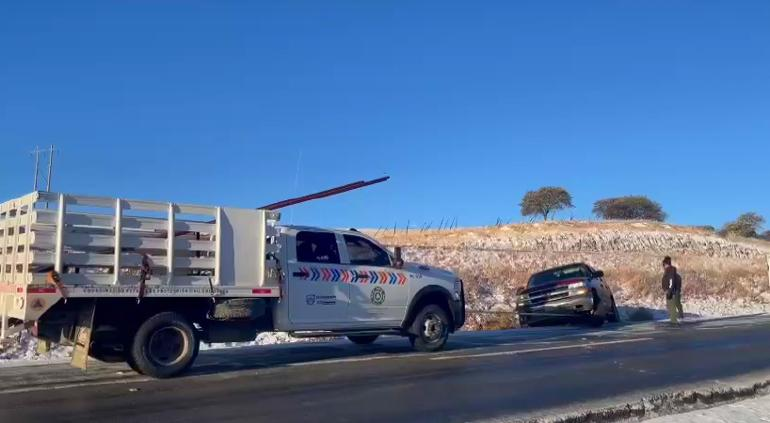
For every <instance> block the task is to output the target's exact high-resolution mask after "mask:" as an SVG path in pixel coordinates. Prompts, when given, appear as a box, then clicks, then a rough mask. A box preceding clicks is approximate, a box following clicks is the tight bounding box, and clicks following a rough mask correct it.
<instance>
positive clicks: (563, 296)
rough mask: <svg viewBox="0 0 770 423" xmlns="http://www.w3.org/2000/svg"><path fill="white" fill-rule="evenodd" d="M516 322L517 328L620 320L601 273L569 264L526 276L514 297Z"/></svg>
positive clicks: (599, 323) (595, 323)
mask: <svg viewBox="0 0 770 423" xmlns="http://www.w3.org/2000/svg"><path fill="white" fill-rule="evenodd" d="M516 318H517V320H518V323H519V325H520V326H521V327H526V326H533V325H539V324H549V323H551V324H557V323H571V322H585V323H588V324H591V325H593V326H601V325H602V324H604V322H605V321H609V322H617V321H619V319H620V316H619V314H618V308H617V306H616V305H615V298H614V297H613V295H612V290H611V289H610V286H609V284H607V282H605V281H604V272H602V271H601V270H596V269H594V268H593V267H591V266H589V265H587V264H585V263H573V264H568V265H566V266H559V267H555V268H552V269H547V270H543V271H542V272H538V273H535V274H534V275H532V276H530V278H529V281H528V282H527V286H526V288H524V289H522V290H520V291H519V292H518V295H517V297H516Z"/></svg>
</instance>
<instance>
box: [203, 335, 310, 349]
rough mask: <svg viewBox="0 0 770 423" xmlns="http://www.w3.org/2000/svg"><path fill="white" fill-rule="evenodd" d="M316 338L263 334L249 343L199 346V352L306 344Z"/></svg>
mask: <svg viewBox="0 0 770 423" xmlns="http://www.w3.org/2000/svg"><path fill="white" fill-rule="evenodd" d="M313 339H317V338H292V337H291V336H290V335H289V334H288V333H286V332H263V333H260V334H258V335H257V339H255V340H253V341H250V342H227V343H222V344H201V350H216V349H222V348H239V347H253V346H257V345H274V344H288V343H292V342H306V341H312V340H313Z"/></svg>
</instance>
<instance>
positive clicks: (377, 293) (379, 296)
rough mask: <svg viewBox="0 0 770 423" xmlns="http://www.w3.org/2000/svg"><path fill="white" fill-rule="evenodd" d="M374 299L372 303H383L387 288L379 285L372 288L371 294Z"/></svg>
mask: <svg viewBox="0 0 770 423" xmlns="http://www.w3.org/2000/svg"><path fill="white" fill-rule="evenodd" d="M369 298H371V300H372V304H376V305H382V303H384V302H385V290H384V289H382V288H380V287H379V286H375V287H374V289H372V294H371V295H370V296H369Z"/></svg>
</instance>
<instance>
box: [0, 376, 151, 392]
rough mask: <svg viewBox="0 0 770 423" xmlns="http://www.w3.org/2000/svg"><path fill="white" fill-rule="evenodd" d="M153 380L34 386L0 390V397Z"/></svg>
mask: <svg viewBox="0 0 770 423" xmlns="http://www.w3.org/2000/svg"><path fill="white" fill-rule="evenodd" d="M152 380H153V379H151V378H140V379H124V380H104V381H101V382H99V381H94V382H79V383H67V384H64V385H52V386H34V387H30V388H12V389H3V390H0V395H3V394H20V393H26V392H37V391H55V390H59V389H71V388H83V387H89V386H103V385H119V384H126V383H144V382H150V381H152Z"/></svg>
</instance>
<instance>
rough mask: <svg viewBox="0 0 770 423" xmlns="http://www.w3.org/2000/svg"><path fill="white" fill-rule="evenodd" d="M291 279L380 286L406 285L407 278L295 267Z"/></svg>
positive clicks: (387, 273) (394, 274)
mask: <svg viewBox="0 0 770 423" xmlns="http://www.w3.org/2000/svg"><path fill="white" fill-rule="evenodd" d="M293 277H295V278H298V279H303V280H310V281H323V282H342V283H360V284H380V285H406V284H407V283H408V282H409V276H408V275H407V274H406V273H403V272H385V271H375V270H347V269H336V268H330V267H304V266H302V267H297V270H296V271H295V272H294V273H293Z"/></svg>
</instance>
